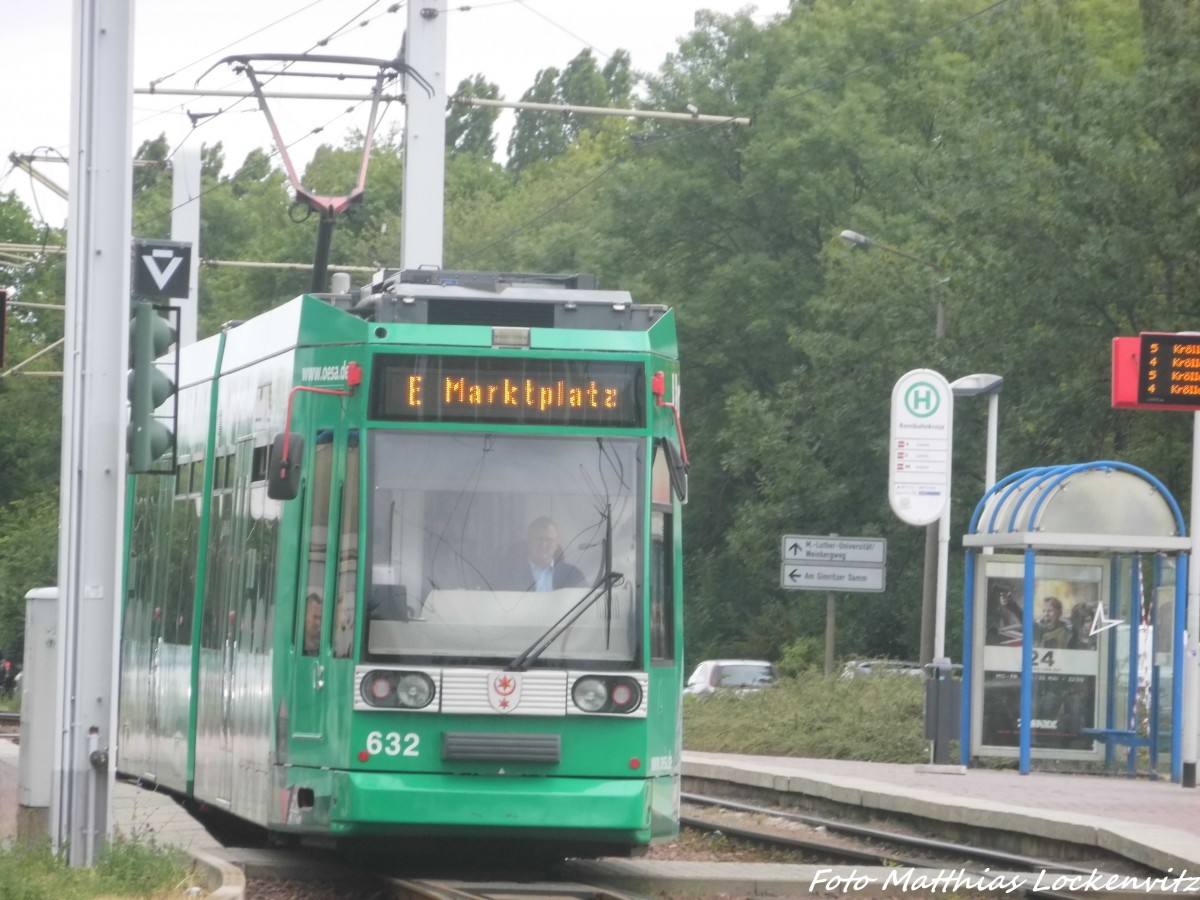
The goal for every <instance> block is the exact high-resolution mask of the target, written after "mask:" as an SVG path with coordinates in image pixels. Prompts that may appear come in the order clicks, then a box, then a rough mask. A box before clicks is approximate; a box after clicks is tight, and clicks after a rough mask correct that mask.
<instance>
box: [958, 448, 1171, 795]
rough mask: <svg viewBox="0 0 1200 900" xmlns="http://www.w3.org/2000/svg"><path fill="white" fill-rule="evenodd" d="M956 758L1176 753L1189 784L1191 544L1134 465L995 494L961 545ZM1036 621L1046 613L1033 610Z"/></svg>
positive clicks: (999, 488)
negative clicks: (1185, 735)
mask: <svg viewBox="0 0 1200 900" xmlns="http://www.w3.org/2000/svg"><path fill="white" fill-rule="evenodd" d="M963 546H964V548H965V549H966V566H965V579H964V581H965V590H964V603H963V635H964V638H963V657H962V659H963V667H962V679H963V681H962V685H963V691H962V710H961V712H962V715H961V719H960V745H959V746H960V751H959V752H960V757H961V762H962V763H963V764H964V765H969V764H970V761H971V759H972V758H973V757H982V756H1001V757H1004V756H1007V757H1015V758H1017V759H1018V764H1019V768H1020V771H1021V773H1022V774H1025V773H1028V772H1029V771H1030V764H1031V760H1032V759H1034V758H1037V759H1043V760H1064V761H1069V760H1079V761H1100V760H1103V761H1104V762H1105V763H1106V765H1107V766H1108V767H1109V768H1112V767H1113V764H1114V762H1115V756H1116V752H1117V751H1118V750H1119V749H1124V750H1125V751H1126V763H1127V770H1128V772H1129V773H1130V774H1133V773H1134V772H1135V771H1136V764H1137V760H1138V753H1139V750H1141V749H1143V748H1145V749H1146V750H1147V751H1148V757H1149V762H1150V774H1151V776H1154V775H1156V773H1157V765H1158V756H1159V751H1160V748H1162V747H1166V746H1169V749H1170V766H1171V778H1172V780H1174V781H1179V780H1180V778H1181V777H1182V759H1181V741H1182V730H1181V724H1182V712H1183V660H1184V643H1183V642H1184V627H1185V621H1186V617H1185V615H1184V610H1185V607H1186V602H1187V565H1188V550H1189V549H1190V547H1191V541H1190V539H1189V538H1188V536H1187V529H1186V526H1185V524H1184V520H1183V515H1182V513H1181V512H1180V509H1179V504H1178V503H1176V501H1175V499H1174V498H1173V497H1172V496H1171V493H1170V492H1169V491H1168V490H1167V489H1166V487H1164V486H1163V484H1162V483H1161V482H1159V481H1158V480H1157V479H1155V478H1154V477H1153V476H1151V475H1150V474H1149V473H1147V472H1145V471H1144V470H1142V469H1139V468H1137V467H1136V466H1131V465H1128V464H1126V463H1121V462H1112V461H1099V462H1090V463H1080V464H1076V465H1063V466H1045V467H1038V468H1032V469H1025V470H1023V471H1020V472H1015V473H1013V474H1011V475H1009V476H1007V477H1006V478H1003V479H1002V480H1000V481H998V482H997V483H996V484H995V485H994V486H993V487H992V488H991V489H990V490H989V491H988V492H987V493H986V494H984V496H983V498H982V499H981V500H980V501H979V503H978V505H977V506H976V508H975V512H974V515H973V516H972V518H971V523H970V526H969V531H968V533H967V534H966V535H965V536H964V537H963ZM1035 607H1037V609H1035Z"/></svg>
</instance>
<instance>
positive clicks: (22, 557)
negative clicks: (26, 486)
mask: <svg viewBox="0 0 1200 900" xmlns="http://www.w3.org/2000/svg"><path fill="white" fill-rule="evenodd" d="M57 570H58V495H57V491H45V492H43V493H35V494H30V495H29V496H26V497H22V498H21V499H19V500H14V501H12V502H11V503H6V504H4V505H2V506H0V648H3V649H4V652H5V653H6V654H7V655H8V657H9V659H15V660H22V659H24V656H25V653H24V648H25V594H26V593H27V592H28V591H29V590H30V589H32V588H36V587H47V586H51V585H54V584H56V583H57V577H56V572H57Z"/></svg>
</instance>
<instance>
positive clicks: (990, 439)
mask: <svg viewBox="0 0 1200 900" xmlns="http://www.w3.org/2000/svg"><path fill="white" fill-rule="evenodd" d="M1002 387H1004V378H1003V376H1001V375H986V374H983V373H976V374H974V375H964V376H963V377H962V378H959V379H958V380H957V381H952V382H950V392H951V393H952V394H954V396H955V397H979V396H987V398H988V429H987V462H986V467H985V469H984V477H983V480H984V491H985V492H986V491H987V490H988V489H989V488H991V486H992V485H994V484H995V483H996V433H997V428H996V419H997V413H999V411H1000V389H1001V388H1002ZM937 527H938V558H937V605H936V607H935V608H936V612H935V614H934V615H935V619H934V626H933V634H934V638H933V655H934V659H935V660H937V659H942V658H944V657H945V655H946V581H947V570H948V569H949V567H950V498H949V497H947V498H946V505H945V506H944V507H942V515H941V517H940V518H939V519H938V522H937Z"/></svg>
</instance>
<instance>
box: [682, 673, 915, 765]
mask: <svg viewBox="0 0 1200 900" xmlns="http://www.w3.org/2000/svg"><path fill="white" fill-rule="evenodd" d="M924 704H925V682H924V679H921V678H910V677H905V676H902V675H896V676H889V675H878V676H875V677H871V678H825V677H824V676H821V675H803V676H800V677H798V678H785V679H783V680H782V681H780V683H779V684H778V685H776V686H775V687H773V688H769V689H767V690H762V691H755V692H751V693H747V694H741V695H738V694H712V695H709V696H704V697H687V698H685V700H684V708H683V746H684V748H685V749H687V750H699V751H708V752H711V753H749V754H754V755H756V756H796V757H807V758H811V759H851V760H860V761H864V762H888V763H919V762H925V761H927V760H928V756H929V744H928V742H927V741H926V740H925V739H924V736H923V734H924V724H923V722H924Z"/></svg>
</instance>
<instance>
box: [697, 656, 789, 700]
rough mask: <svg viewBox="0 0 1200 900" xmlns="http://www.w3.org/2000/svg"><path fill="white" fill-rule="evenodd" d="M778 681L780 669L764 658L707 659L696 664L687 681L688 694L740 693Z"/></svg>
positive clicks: (768, 685) (758, 688) (769, 685)
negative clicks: (728, 691)
mask: <svg viewBox="0 0 1200 900" xmlns="http://www.w3.org/2000/svg"><path fill="white" fill-rule="evenodd" d="M777 681H779V670H778V669H776V668H775V664H774V663H770V662H767V661H766V660H764V659H706V660H705V661H704V662H702V663H700V665H698V666H696V668H695V670H694V671H693V672H692V675H691V677H690V678H688V680H687V684H685V685H684V688H683V692H684V693H685V694H692V695H699V694H712V693H714V692H716V691H725V690H732V691H736V692H738V693H741V692H743V691H756V690H760V689H761V688H766V687H771V685H773V684H775V683H776V682H777Z"/></svg>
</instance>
